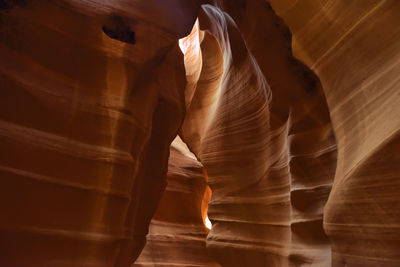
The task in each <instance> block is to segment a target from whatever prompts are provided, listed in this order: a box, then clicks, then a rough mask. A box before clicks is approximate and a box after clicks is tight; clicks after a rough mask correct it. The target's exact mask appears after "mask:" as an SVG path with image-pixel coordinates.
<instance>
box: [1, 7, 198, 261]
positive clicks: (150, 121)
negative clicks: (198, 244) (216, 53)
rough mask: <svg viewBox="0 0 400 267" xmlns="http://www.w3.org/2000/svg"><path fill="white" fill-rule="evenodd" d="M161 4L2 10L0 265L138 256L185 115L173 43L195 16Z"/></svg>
mask: <svg viewBox="0 0 400 267" xmlns="http://www.w3.org/2000/svg"><path fill="white" fill-rule="evenodd" d="M20 2H24V5H21V4H20ZM165 2H166V1H140V2H135V3H132V2H131V1H122V0H121V1H100V0H99V1H80V0H79V1H74V0H71V1H45V0H38V1H28V0H27V1H3V2H2V3H3V4H2V5H4V3H5V4H7V5H8V6H9V7H10V8H7V9H1V10H0V58H1V60H0V84H1V86H0V147H1V153H0V173H1V174H0V175H1V186H0V210H1V216H0V265H1V266H7V267H14V266H16V267H23V266H29V267H32V266H54V267H60V266H68V267H71V266H85V267H86V266H123V267H126V266H128V265H129V264H130V263H132V262H133V261H134V259H135V258H136V257H137V256H138V255H139V253H140V250H141V248H142V247H143V246H144V242H145V235H146V233H147V231H148V225H149V223H150V220H151V218H152V215H153V213H154V211H155V210H156V208H157V205H158V200H159V198H160V197H161V194H162V192H163V190H164V187H165V174H166V172H167V161H168V154H169V145H170V143H171V142H172V140H173V139H174V138H175V136H176V133H177V131H178V128H179V127H180V124H181V123H182V120H183V116H184V109H185V107H184V103H185V102H184V89H185V86H186V79H185V69H184V65H183V56H182V53H181V51H180V49H179V46H178V39H179V38H181V37H183V36H185V35H187V34H188V33H189V32H190V30H191V28H192V25H193V23H194V21H195V19H196V16H197V9H198V6H196V3H194V4H193V5H192V3H190V4H187V3H184V2H183V1H174V4H175V5H174V6H173V7H171V6H170V5H168V3H165ZM167 2H168V1H167ZM169 2H171V1H169ZM153 6H157V7H158V9H157V10H154V8H153ZM171 12H172V13H171ZM176 12H180V13H181V14H182V16H180V17H179V20H178V19H177V18H176V17H175V14H176ZM115 16H117V18H119V19H117V20H115V19H111V22H110V18H115ZM165 21H167V22H168V23H165ZM104 29H106V32H107V33H108V35H107V34H105V32H104ZM126 32H131V33H132V32H134V33H135V44H133V42H126V40H120V39H121V38H125V37H126V35H124V34H125V33H126ZM110 33H118V34H115V35H113V36H110V35H111V34H110ZM110 37H113V38H110ZM128 37H129V35H128ZM131 37H132V35H131ZM128 40H129V38H128Z"/></svg>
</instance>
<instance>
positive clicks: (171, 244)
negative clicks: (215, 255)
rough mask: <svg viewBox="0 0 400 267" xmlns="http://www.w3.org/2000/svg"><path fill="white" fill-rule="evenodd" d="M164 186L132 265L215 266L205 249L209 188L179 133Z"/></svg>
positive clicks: (171, 153) (173, 146)
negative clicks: (140, 248) (137, 256)
mask: <svg viewBox="0 0 400 267" xmlns="http://www.w3.org/2000/svg"><path fill="white" fill-rule="evenodd" d="M167 182H168V185H167V188H166V190H165V192H164V194H163V196H162V198H161V201H160V204H159V206H158V209H157V212H156V213H155V215H154V217H153V220H152V221H151V224H150V228H149V234H148V235H147V243H146V246H145V247H144V249H143V252H142V254H141V255H140V257H139V258H138V259H137V261H136V262H135V264H134V265H133V266H204V267H213V266H215V267H218V266H220V265H219V264H217V263H216V262H215V261H214V260H213V259H212V258H211V256H210V255H208V253H207V251H206V236H207V234H208V232H209V230H208V229H207V228H206V227H205V225H204V219H205V216H206V213H207V205H208V200H209V199H210V192H209V189H208V188H207V184H206V179H205V176H204V173H203V167H202V165H201V164H200V163H199V162H198V161H197V159H196V158H195V157H194V155H193V154H192V153H191V152H190V151H189V150H188V148H187V147H186V145H185V144H184V143H183V142H182V140H181V139H180V138H179V137H178V138H177V139H175V140H174V142H173V143H172V145H171V150H170V157H169V163H168V174H167Z"/></svg>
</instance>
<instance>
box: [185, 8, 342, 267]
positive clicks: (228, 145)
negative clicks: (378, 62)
mask: <svg viewBox="0 0 400 267" xmlns="http://www.w3.org/2000/svg"><path fill="white" fill-rule="evenodd" d="M223 7H224V6H223V5H222V6H221V8H223ZM228 7H232V6H231V5H228ZM233 9H234V10H237V9H236V7H234V8H233ZM249 10H251V9H249ZM259 10H261V12H262V13H261V14H260V15H259V16H263V19H264V22H265V23H264V24H261V25H255V24H254V23H253V24H250V25H240V24H238V26H239V28H237V26H236V24H235V22H234V21H233V20H232V19H231V17H230V16H229V15H228V14H227V13H224V12H223V11H222V10H221V9H219V8H217V7H214V6H203V7H202V11H201V13H200V16H199V21H200V28H201V29H202V30H205V31H206V33H205V34H204V39H203V40H202V43H201V53H202V58H203V61H202V71H201V74H200V77H199V80H198V83H197V88H196V91H195V94H194V97H193V99H192V101H191V103H190V104H189V105H187V106H189V109H188V112H187V114H186V118H185V122H184V125H183V128H182V136H183V138H184V140H185V141H186V142H187V143H188V144H189V146H190V147H191V148H192V149H193V151H194V152H195V153H196V154H197V156H198V157H199V159H200V160H201V162H202V163H203V164H204V166H205V168H206V170H207V173H208V178H209V180H208V181H209V184H210V186H211V189H212V191H213V196H212V199H211V202H210V204H209V215H210V219H211V220H212V221H213V228H212V230H211V232H210V234H209V236H208V240H207V245H208V247H209V248H210V250H211V251H213V253H214V257H215V258H217V259H218V261H219V262H220V263H221V264H222V265H223V266H245V265H250V266H284V265H287V264H299V265H300V264H305V263H308V264H315V265H316V266H321V264H327V263H328V262H329V261H330V256H329V254H330V247H329V242H328V239H327V238H326V236H325V235H324V233H323V230H322V208H323V206H324V204H325V201H326V199H327V197H328V194H329V191H330V187H331V182H332V179H333V175H334V168H335V163H336V146H335V140H334V137H333V132H332V129H331V126H330V119H329V113H328V109H327V107H326V104H325V100H324V94H323V91H322V90H321V87H320V84H319V82H318V80H317V79H316V78H315V77H314V76H313V74H312V73H311V72H310V71H309V70H307V68H306V67H304V66H303V65H302V64H300V63H299V62H297V61H296V60H295V59H293V57H292V55H291V50H290V39H288V37H290V34H288V31H287V29H286V28H284V27H283V25H282V23H281V22H280V21H279V20H278V18H277V17H276V16H275V15H274V14H273V12H272V11H271V10H270V9H267V8H266V7H265V5H261V7H259ZM228 11H229V10H228ZM249 15H250V14H249ZM244 17H247V16H244ZM237 21H239V19H238V20H237ZM256 21H257V20H256ZM257 22H258V21H257ZM243 23H245V22H243ZM249 23H252V21H250V22H249ZM256 26H259V27H260V28H263V29H264V32H265V36H269V39H270V40H273V41H272V42H270V43H265V42H261V41H260V40H263V39H262V38H264V35H263V34H264V33H261V34H257V35H256V34H254V33H249V34H251V35H249V38H248V39H246V41H247V45H248V46H247V47H249V48H250V49H253V50H254V53H253V54H254V56H255V57H253V56H252V55H251V54H250V52H249V51H248V49H247V47H246V43H245V41H244V39H243V37H242V35H241V33H240V30H239V29H240V27H243V28H244V29H245V30H246V29H247V28H246V27H248V28H253V30H254V31H257V32H258V30H259V29H257V28H256ZM251 36H254V38H253V39H251ZM255 36H257V37H255ZM244 37H246V36H244ZM261 45H262V48H261ZM260 49H262V51H260ZM258 62H261V63H260V67H259V66H258ZM272 62H273V63H272ZM186 65H188V64H186ZM264 77H265V78H266V79H267V80H268V84H269V85H270V86H268V84H267V81H266V80H265V78H264ZM271 95H272V101H271ZM310 168H312V170H311V169H310Z"/></svg>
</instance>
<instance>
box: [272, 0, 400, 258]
mask: <svg viewBox="0 0 400 267" xmlns="http://www.w3.org/2000/svg"><path fill="white" fill-rule="evenodd" d="M271 4H272V7H273V8H274V9H275V10H276V12H277V13H278V14H279V15H280V16H281V17H282V18H283V19H284V20H285V22H286V23H287V24H288V26H289V27H290V29H291V31H292V33H293V49H294V53H295V55H296V56H297V57H298V58H300V59H301V60H302V61H303V62H305V63H306V64H307V65H308V66H310V67H311V68H312V69H313V70H314V71H315V72H316V73H317V74H318V76H319V78H320V79H321V82H322V84H323V88H324V91H325V94H326V98H327V102H328V106H329V111H330V114H331V117H332V122H333V126H334V130H335V133H336V137H337V140H338V166H337V171H336V176H335V183H334V186H333V190H332V192H331V194H330V197H329V201H328V203H327V205H326V207H325V212H324V213H325V215H324V228H325V231H326V233H327V234H328V236H329V237H330V239H331V242H332V256H333V262H332V263H333V265H334V266H399V265H400V253H399V251H400V231H399V226H400V225H399V222H400V213H399V212H398V211H399V209H400V194H399V192H400V182H399V181H400V180H399V175H400V172H399V167H398V166H399V164H400V158H399V157H398V155H397V154H398V153H397V151H398V150H399V138H400V137H399V129H400V116H399V114H400V95H399V92H400V81H399V73H400V38H399V36H400V26H399V19H398V14H399V12H400V3H399V2H398V1H393V0H387V1H352V2H348V1H344V0H342V1H329V0H324V1H314V2H313V1H296V2H293V1H280V0H276V1H275V0H271Z"/></svg>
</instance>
